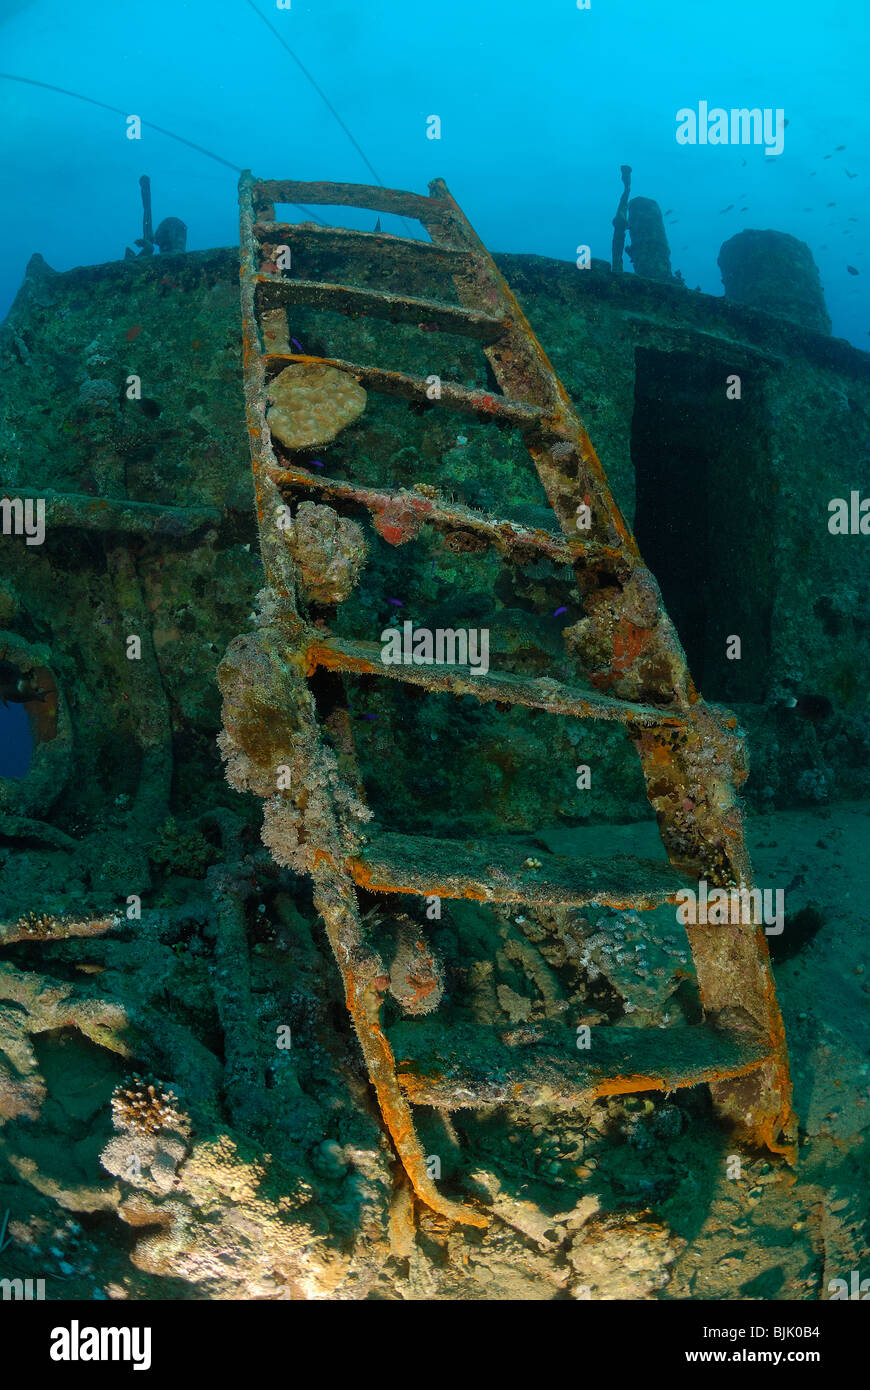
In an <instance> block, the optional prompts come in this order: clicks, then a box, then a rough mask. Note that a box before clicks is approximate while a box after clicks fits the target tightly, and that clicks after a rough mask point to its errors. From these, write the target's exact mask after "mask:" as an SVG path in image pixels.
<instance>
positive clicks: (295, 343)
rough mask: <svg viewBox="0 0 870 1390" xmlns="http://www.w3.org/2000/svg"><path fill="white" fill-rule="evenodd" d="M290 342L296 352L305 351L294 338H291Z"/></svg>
mask: <svg viewBox="0 0 870 1390" xmlns="http://www.w3.org/2000/svg"><path fill="white" fill-rule="evenodd" d="M290 341H291V343H292V344H293V346H294V347H295V349H296V351H297V352H304V351H305V349H304V347H303V346H302V344H301V343H300V342H298V341H297V340H296V339H295V338H291V339H290Z"/></svg>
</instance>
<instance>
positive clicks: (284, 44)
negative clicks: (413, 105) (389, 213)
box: [247, 0, 414, 236]
mask: <svg viewBox="0 0 870 1390" xmlns="http://www.w3.org/2000/svg"><path fill="white" fill-rule="evenodd" d="M247 3H248V5H250V7H251V9H252V10H253V11H254V14H255V15H257V16H258V17H259V18H260V19H262V21H263V23H264V24H265V26H266V28H267V29H270V30H271V32H272V33H273V34H274V36H275V38H276V39H277V40H278V42H279V43H280V45H281V47H282V48H283V49H284V52H285V53H287V54H289V56H290V57H291V58H292V59H293V61H294V63H295V64H296V66H297V68H298V69H299V71H300V72H301V73H302V75H303V77H305V78H306V79H307V80H308V81H309V82H310V83H311V85H312V87H313V88H314V90H315V92H316V93H317V95H318V96H319V97H320V100H321V101H322V102H323V104H324V106H325V107H326V109H327V110H328V111H329V112H330V113H331V114H332V115H333V116H334V117H335V119H336V120H337V121H338V124H339V125H340V126H341V128H342V130H343V131H344V133H345V135H346V136H347V138H348V140H349V141H350V143H351V144H352V145H353V147H354V149H355V150H356V152H357V154H358V155H359V157H360V159H361V160H362V162H363V164H364V165H365V166H366V168H367V169H368V171H369V173H370V174H371V176H372V178H373V179H374V181H375V183H376V184H378V185H379V187H380V188H386V184H385V183H384V181H383V179H382V178H381V176H380V174H379V173H378V171H377V169H376V168H375V166H374V165H373V164H372V162H371V160H370V159H369V157H368V155H367V154H366V152H365V150H364V149H363V147H362V145H361V144H360V143H359V141H358V140H357V138H356V136H355V135H354V134H353V131H351V130H349V129H348V127H347V126H346V125H345V123H344V121H343V120H342V119H341V116H340V115H339V114H338V112H337V111H336V109H335V107H334V106H333V104H332V102H331V101H330V100H329V97H328V96H327V95H326V93H325V92H324V90H323V88H322V87H320V86H319V85H318V83H317V82H316V81H315V80H314V78H313V77H312V75H311V73H310V72H309V71H308V69H307V68H306V66H305V64H304V63H303V62H302V61H301V59H299V58H297V57H296V54H295V53H294V52H293V49H292V48H291V47H290V45H289V44H288V43H287V41H286V39H284V38H283V37H282V35H281V34H280V33H279V31H278V30H277V29H276V28H275V26H274V24H273V23H272V21H271V20H270V19H267V18H266V16H265V15H264V14H263V12H262V10H260V9H258V8H257V6H256V5H255V4H254V0H247ZM402 221H403V222H404V223H405V227H406V229H407V230H408V231H409V232H410V233H411V235H412V236H413V235H414V230H413V228H412V227H410V226H408V222H407V220H406V218H404V217H403V218H402Z"/></svg>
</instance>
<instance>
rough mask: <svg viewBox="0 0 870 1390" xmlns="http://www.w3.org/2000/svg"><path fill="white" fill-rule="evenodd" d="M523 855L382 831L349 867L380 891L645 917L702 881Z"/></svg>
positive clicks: (616, 859)
mask: <svg viewBox="0 0 870 1390" xmlns="http://www.w3.org/2000/svg"><path fill="white" fill-rule="evenodd" d="M522 854H523V850H522V849H516V848H514V847H512V846H511V845H509V844H508V845H505V844H503V843H499V844H491V845H487V846H485V847H481V842H477V847H476V848H472V849H469V848H468V846H467V845H466V844H465V843H463V842H462V841H461V840H437V839H432V838H428V837H426V838H424V837H422V836H417V835H399V834H395V833H393V832H390V831H380V832H375V833H374V834H371V835H370V838H369V843H368V844H367V845H366V846H365V847H364V848H363V849H362V850H360V851H359V853H358V854H356V855H355V856H354V857H353V858H352V859H350V860H349V861H348V864H347V868H348V871H349V872H350V874H351V876H352V877H353V879H354V881H355V882H356V883H358V884H359V885H360V887H362V888H367V889H369V891H370V892H373V893H414V894H416V895H417V896H419V897H430V896H431V895H433V894H434V895H436V896H437V897H440V898H471V899H474V900H476V901H478V902H487V903H526V904H527V905H529V906H530V907H534V906H539V907H543V906H553V907H557V906H560V907H583V906H585V905H586V904H587V903H598V904H600V905H601V906H606V907H616V908H633V909H635V910H636V911H644V910H646V909H648V908H653V907H660V906H661V905H662V903H667V902H673V901H675V896H676V894H677V893H678V892H679V890H680V889H681V888H687V887H692V886H694V885H695V883H696V880H695V879H694V878H692V877H690V876H689V875H687V874H684V873H681V872H680V871H679V870H677V869H675V868H673V867H672V866H671V865H670V864H663V863H656V862H655V861H654V860H645V859H637V858H635V857H634V856H630V855H608V856H607V857H603V858H601V859H597V858H596V859H591V858H579V857H574V858H571V859H568V858H562V857H561V856H557V855H554V854H547V853H546V852H544V851H543V850H542V851H540V852H539V853H536V854H535V856H534V858H535V860H537V861H540V864H541V867H540V868H536V867H534V865H532V866H527V863H526V861H525V860H523V859H522V858H521V855H522Z"/></svg>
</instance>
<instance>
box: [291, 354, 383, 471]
mask: <svg viewBox="0 0 870 1390" xmlns="http://www.w3.org/2000/svg"><path fill="white" fill-rule="evenodd" d="M269 398H270V400H271V401H272V406H271V409H270V410H269V414H268V417H267V418H268V421H269V429H270V430H271V431H272V434H273V435H274V436H275V438H276V439H280V441H281V443H282V444H285V445H286V446H287V448H288V449H311V448H313V447H314V445H316V444H328V443H329V441H330V440H332V439H334V438H335V436H336V435H337V434H338V433H339V431H340V430H343V429H344V428H345V426H346V425H349V424H351V423H352V422H353V421H354V420H356V419H358V417H359V416H360V415H362V413H363V411H364V410H365V408H366V393H365V391H364V390H363V388H362V387H361V386H360V384H359V382H358V381H356V380H355V379H354V377H352V376H348V374H347V372H339V371H337V370H336V368H335V367H322V366H318V365H316V364H308V363H304V362H299V363H294V365H293V366H292V367H285V368H284V370H283V372H280V373H279V374H278V376H276V377H275V379H274V381H272V382H271V383H270V386H269Z"/></svg>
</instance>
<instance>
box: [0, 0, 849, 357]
mask: <svg viewBox="0 0 870 1390" xmlns="http://www.w3.org/2000/svg"><path fill="white" fill-rule="evenodd" d="M583 2H584V0H581V3H583ZM283 3H285V0H256V8H257V9H259V10H260V12H261V13H262V14H263V15H264V16H266V17H267V18H268V20H269V21H270V23H271V24H272V25H274V27H275V28H276V29H277V30H278V31H279V33H280V35H281V36H282V37H283V38H284V40H285V42H286V43H287V44H288V45H289V46H290V47H291V48H292V50H293V52H294V53H295V54H296V56H297V58H298V59H299V61H300V62H301V63H302V64H303V65H304V66H305V68H306V69H307V70H308V72H309V73H310V74H311V76H312V77H313V78H314V79H315V81H316V82H317V84H318V85H319V86H320V88H321V89H322V91H323V92H324V93H325V95H326V96H327V97H328V99H329V101H330V102H331V103H332V104H333V106H334V107H335V109H336V110H337V111H338V113H339V114H340V116H341V118H342V120H343V121H344V122H345V124H346V126H347V127H348V128H349V130H350V131H351V132H352V133H353V136H354V138H355V140H356V142H357V143H358V145H359V146H360V147H361V149H362V150H363V151H364V152H365V155H366V156H367V159H368V161H369V162H370V164H371V165H372V166H373V167H374V168H375V170H376V171H377V174H378V176H379V178H380V179H381V180H382V181H383V182H384V183H385V184H387V185H389V186H393V187H405V188H410V189H416V190H419V191H421V192H423V191H425V190H426V185H427V183H428V181H429V180H430V179H431V178H434V177H443V178H444V179H446V181H447V183H448V186H449V187H450V189H451V191H452V193H453V194H454V196H455V197H456V198H457V199H458V201H459V202H460V204H461V205H462V207H463V209H464V210H465V212H466V213H467V215H468V216H469V217H470V219H471V221H472V223H473V224H474V225H475V227H476V229H477V231H478V232H479V234H480V235H481V236H482V238H483V239H484V241H485V242H486V243H487V245H488V246H489V247H490V249H491V250H495V251H524V252H536V253H538V254H541V255H546V256H553V257H557V258H559V259H562V260H566V261H571V260H573V259H574V256H575V248H576V247H577V246H578V245H579V244H587V245H589V246H590V248H591V251H592V255H593V256H597V257H601V258H602V259H605V260H607V259H609V256H610V240H611V219H612V217H613V214H614V211H615V209H616V205H617V202H618V198H619V194H620V192H621V185H620V181H619V168H620V165H621V164H623V163H627V164H630V165H631V166H632V167H633V170H634V176H633V187H632V193H633V195H640V196H645V197H651V198H655V199H656V200H657V201H658V202H659V204H660V206H661V208H662V210H663V211H665V210H670V211H669V212H668V215H667V216H666V224H667V227H668V234H669V238H670V243H671V253H672V264H673V267H674V269H679V270H680V271H681V272H682V274H683V276H684V278H685V280H686V283H687V284H688V285H689V286H690V287H692V288H694V287H695V286H699V287H700V288H701V289H703V290H704V291H706V292H708V293H711V294H720V293H721V280H720V275H719V270H718V267H717V265H716V256H717V253H718V249H719V247H720V245H721V243H722V242H723V241H724V240H726V239H727V238H728V237H729V236H732V235H733V234H734V233H735V232H737V231H740V230H742V229H743V228H750V227H751V228H776V229H779V230H781V231H785V232H790V233H791V234H793V235H794V236H796V237H799V238H801V239H802V240H805V241H806V242H808V244H809V245H810V247H811V249H812V251H813V254H814V256H815V258H816V262H817V264H818V266H819V269H820V272H821V276H822V281H823V285H824V289H825V293H826V297H827V303H828V308H829V311H830V313H831V317H832V319H833V331H834V333H835V334H837V335H839V336H842V337H846V338H849V339H850V340H851V341H852V342H854V343H856V344H857V345H858V346H860V347H864V348H867V347H870V336H868V335H870V305H868V296H867V284H868V280H870V256H868V254H867V242H866V234H867V225H868V219H870V199H868V187H870V169H868V165H867V152H868V150H870V119H868V110H867V106H866V103H862V101H861V95H860V94H861V92H862V91H863V89H864V87H865V82H866V70H867V62H868V42H867V36H868V31H870V24H868V19H867V15H866V11H865V6H864V5H863V4H862V3H856V0H828V3H827V4H825V5H824V6H820V5H818V4H817V3H815V2H814V0H765V3H764V4H759V3H758V0H732V3H730V4H728V5H724V4H723V5H714V4H711V3H708V4H703V5H683V4H677V3H675V0H667V3H653V0H588V3H589V7H588V8H583V9H580V8H578V0H537V3H535V4H529V3H527V0H472V3H470V4H469V3H468V0H439V3H438V4H437V5H430V4H416V5H415V4H411V3H408V0H368V3H359V0H313V2H312V3H308V2H307V0H291V7H290V8H289V9H284V8H280V6H281V5H282V4H283ZM0 69H2V72H3V73H5V74H7V77H5V78H2V79H0V123H2V131H3V136H2V158H0V189H2V198H3V206H4V209H5V215H4V217H3V219H2V224H0V315H2V314H4V313H5V312H6V310H7V309H8V306H9V303H10V302H11V299H12V297H13V295H14V293H15V291H16V289H17V287H18V285H19V284H20V281H21V277H22V275H23V271H24V267H25V265H26V263H27V260H28V258H29V256H30V255H31V254H32V253H33V252H34V251H40V252H41V253H42V254H43V256H44V257H45V259H46V260H47V261H48V262H49V264H50V265H52V266H53V267H54V268H56V269H58V270H63V269H67V268H69V267H71V266H74V265H79V264H87V263H94V262H101V261H107V260H113V259H117V258H119V257H121V256H123V253H124V247H125V246H132V244H133V242H134V240H135V238H136V237H137V236H139V235H140V234H141V205H140V196H139V183H138V180H139V176H140V175H141V174H143V173H147V174H148V175H150V177H151V180H152V188H153V198H154V222H155V226H156V225H157V223H158V222H159V221H160V220H161V218H163V217H165V216H177V217H180V218H181V219H182V220H183V221H184V222H185V223H187V225H188V228H189V231H188V247H189V248H190V249H196V248H204V247H212V246H219V245H229V244H234V243H235V242H236V241H237V236H238V232H237V220H236V174H235V173H234V171H233V170H232V169H230V168H226V167H224V166H222V165H221V164H219V163H217V162H215V161H214V160H212V159H209V158H208V157H206V156H204V155H202V154H199V153H197V152H196V151H194V150H192V149H189V148H186V147H185V146H183V145H181V144H178V143H176V142H175V141H173V140H171V139H169V138H167V137H166V136H164V135H160V134H157V133H156V132H155V131H153V130H150V129H148V128H147V127H146V128H145V129H144V130H143V132H142V139H141V140H138V141H137V140H130V139H128V138H127V124H126V120H125V116H124V115H121V114H114V113H113V112H111V111H106V110H103V109H100V108H98V107H95V106H92V105H87V104H84V103H82V102H80V101H77V100H74V99H73V98H71V97H69V96H64V95H60V94H59V93H56V92H53V91H49V90H45V89H44V88H37V87H32V86H29V85H24V84H21V83H19V82H15V81H10V80H8V75H11V76H14V77H24V78H29V79H31V80H37V81H41V82H44V83H49V84H54V85H56V86H60V87H66V88H69V89H72V90H74V91H76V92H78V93H80V94H82V95H84V96H87V97H90V98H92V99H93V100H94V101H99V102H103V103H105V104H106V105H108V106H112V107H115V108H117V110H118V111H119V112H122V113H126V114H128V115H133V114H135V115H138V116H140V117H141V118H142V120H143V121H145V122H149V121H150V122H151V123H153V124H155V125H160V126H163V127H165V128H166V129H168V130H171V131H173V132H175V133H177V134H178V135H181V136H183V137H185V138H186V139H187V140H190V141H192V142H194V143H196V144H199V145H202V146H204V147H206V148H207V149H209V150H211V151H213V152H214V153H215V154H217V155H219V156H220V157H221V158H222V159H224V160H226V161H228V162H229V163H230V164H232V165H236V166H239V167H250V168H252V169H253V170H254V172H255V173H256V174H258V175H260V176H262V177H285V178H299V179H334V180H349V181H353V182H371V181H372V175H371V173H370V170H369V169H368V168H367V167H366V164H365V162H364V161H363V159H362V158H361V156H360V154H359V152H358V151H357V149H356V148H355V147H354V144H353V143H352V142H351V140H349V139H348V136H347V135H346V133H345V132H344V130H343V129H342V128H341V125H340V124H339V122H338V121H337V120H336V119H335V116H334V115H333V114H332V112H331V111H330V110H329V108H328V106H327V105H326V104H325V103H324V101H323V100H322V98H321V96H320V95H319V94H318V92H317V91H316V90H315V88H314V87H313V86H312V85H311V83H310V82H309V81H308V80H307V79H306V77H305V75H304V74H303V72H302V71H301V70H300V68H299V66H298V65H297V64H296V63H294V61H293V60H292V59H291V57H290V56H289V55H288V54H287V53H286V52H285V51H284V50H283V49H282V47H281V46H280V44H279V42H278V41H277V39H276V38H275V37H274V36H273V35H272V34H271V33H270V32H269V30H268V29H267V27H266V26H265V25H264V23H263V22H262V19H261V18H260V17H258V15H257V13H255V12H254V4H253V3H251V0H186V2H185V0H171V3H170V0H154V3H152V4H150V5H148V6H147V7H146V6H127V5H123V4H119V3H118V0H89V2H88V3H87V4H86V5H85V4H84V3H81V2H80V3H72V4H70V3H68V0H0ZM702 101H704V102H707V103H708V104H709V106H710V107H711V108H713V107H717V106H721V107H724V108H726V109H730V108H732V107H758V108H762V109H763V108H770V109H771V110H776V109H781V110H782V111H783V112H784V118H785V120H786V121H787V122H788V125H787V126H786V128H785V138H784V148H783V151H782V153H781V154H780V155H778V156H776V157H770V156H768V155H766V154H765V150H764V147H763V145H749V146H741V145H724V146H713V145H709V144H708V145H701V144H696V145H691V146H690V145H679V144H678V143H677V140H676V129H677V122H676V113H677V112H678V111H679V110H680V109H681V108H687V107H690V108H694V109H697V107H698V104H699V102H702ZM432 115H437V116H439V117H440V121H441V138H440V140H434V139H429V138H427V118H428V117H430V116H432ZM430 126H431V123H430ZM840 147H842V148H840ZM725 209H727V211H726V210H725ZM330 220H337V219H335V218H331V219H330ZM344 220H345V221H346V223H347V225H355V226H369V225H370V224H372V218H371V215H370V214H353V213H349V214H347V215H346V217H345V218H344ZM849 266H851V267H852V270H851V271H850V270H849V269H847V267H849ZM627 268H628V266H627ZM855 271H857V272H858V273H857V274H855V273H853V272H855Z"/></svg>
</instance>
